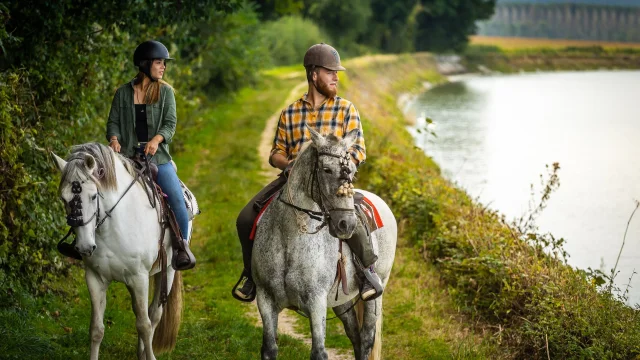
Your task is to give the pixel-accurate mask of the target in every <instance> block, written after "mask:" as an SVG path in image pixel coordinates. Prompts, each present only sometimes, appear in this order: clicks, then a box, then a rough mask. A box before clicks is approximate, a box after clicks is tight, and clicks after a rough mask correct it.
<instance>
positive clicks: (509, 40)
mask: <svg viewBox="0 0 640 360" xmlns="http://www.w3.org/2000/svg"><path fill="white" fill-rule="evenodd" d="M470 43H471V45H494V46H497V47H499V48H502V49H504V50H516V49H525V48H565V47H567V46H576V47H588V46H602V47H603V48H605V49H620V48H633V49H640V43H625V42H608V41H590V40H564V39H541V38H520V37H498V36H471V39H470Z"/></svg>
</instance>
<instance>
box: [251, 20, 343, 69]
mask: <svg viewBox="0 0 640 360" xmlns="http://www.w3.org/2000/svg"><path fill="white" fill-rule="evenodd" d="M261 33H262V36H264V41H265V44H266V46H267V48H268V49H269V52H270V57H271V60H272V61H273V65H276V66H282V65H292V64H296V65H299V66H302V58H303V56H304V53H305V52H306V51H307V49H308V48H309V47H310V46H311V45H313V44H317V43H320V42H324V43H329V44H330V43H331V40H330V39H329V38H328V36H327V35H325V34H324V33H322V31H320V29H319V28H318V26H317V25H316V24H314V23H313V22H312V21H311V20H308V19H303V18H300V17H298V16H286V17H282V18H280V19H278V20H275V21H270V22H268V23H266V24H264V25H263V27H262V30H261Z"/></svg>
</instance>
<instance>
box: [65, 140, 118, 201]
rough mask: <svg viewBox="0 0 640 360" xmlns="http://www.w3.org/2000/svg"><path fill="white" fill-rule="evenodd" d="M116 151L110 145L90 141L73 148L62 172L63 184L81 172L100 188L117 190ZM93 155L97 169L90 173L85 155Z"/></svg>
mask: <svg viewBox="0 0 640 360" xmlns="http://www.w3.org/2000/svg"><path fill="white" fill-rule="evenodd" d="M113 154H114V153H113V152H112V151H111V149H109V148H108V147H106V146H104V145H102V144H100V143H88V144H82V145H76V146H74V147H72V148H71V154H69V156H68V157H67V166H65V168H64V170H63V172H62V182H61V183H60V184H61V186H62V184H64V183H65V182H69V181H71V180H70V179H71V178H72V177H78V176H79V175H80V174H81V175H83V176H84V177H86V178H87V179H88V180H89V179H90V180H91V181H93V182H94V183H95V184H96V186H97V187H98V189H101V190H116V189H117V181H116V170H115V166H114V163H113V160H114V155H113ZM86 155H91V156H92V157H93V159H94V160H95V162H96V168H95V169H96V170H95V171H94V173H90V172H89V170H88V169H87V168H86V166H85V160H84V159H85V156H86Z"/></svg>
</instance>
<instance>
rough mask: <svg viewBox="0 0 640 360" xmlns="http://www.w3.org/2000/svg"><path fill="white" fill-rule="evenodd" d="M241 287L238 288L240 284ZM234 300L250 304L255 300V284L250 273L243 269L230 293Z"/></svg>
mask: <svg viewBox="0 0 640 360" xmlns="http://www.w3.org/2000/svg"><path fill="white" fill-rule="evenodd" d="M243 281H244V283H243V284H242V286H240V283H242V282H243ZM231 295H233V297H234V298H236V299H238V300H240V301H243V302H252V301H253V300H254V299H255V298H256V284H255V283H254V282H253V278H252V276H251V271H250V270H247V269H244V270H243V271H242V274H241V275H240V279H238V282H237V283H236V284H235V286H234V287H233V289H232V291H231Z"/></svg>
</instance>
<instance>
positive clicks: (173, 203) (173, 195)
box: [158, 162, 189, 240]
mask: <svg viewBox="0 0 640 360" xmlns="http://www.w3.org/2000/svg"><path fill="white" fill-rule="evenodd" d="M158 185H160V187H161V188H162V192H164V193H165V194H167V196H168V197H169V198H168V199H167V201H168V202H169V206H170V207H171V210H173V213H174V214H175V215H176V220H177V221H178V226H179V227H180V232H181V233H182V238H183V239H185V240H187V236H188V235H189V234H188V233H187V231H189V214H188V213H187V206H186V205H185V203H184V197H183V196H182V187H181V186H180V180H179V179H178V174H176V171H175V170H174V169H173V165H172V164H171V163H170V162H168V163H166V164H162V165H158Z"/></svg>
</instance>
